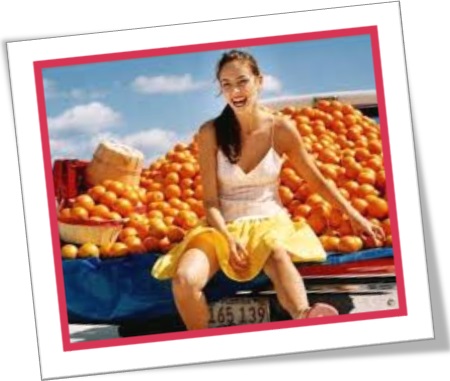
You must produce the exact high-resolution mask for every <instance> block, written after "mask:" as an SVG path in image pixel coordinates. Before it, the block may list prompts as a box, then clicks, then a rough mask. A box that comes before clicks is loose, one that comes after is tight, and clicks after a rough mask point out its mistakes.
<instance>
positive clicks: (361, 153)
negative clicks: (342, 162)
mask: <svg viewBox="0 0 450 381" xmlns="http://www.w3.org/2000/svg"><path fill="white" fill-rule="evenodd" d="M370 156H371V153H370V151H369V150H368V149H367V148H362V147H358V148H356V149H355V159H356V160H358V161H365V160H367V159H369V158H370Z"/></svg>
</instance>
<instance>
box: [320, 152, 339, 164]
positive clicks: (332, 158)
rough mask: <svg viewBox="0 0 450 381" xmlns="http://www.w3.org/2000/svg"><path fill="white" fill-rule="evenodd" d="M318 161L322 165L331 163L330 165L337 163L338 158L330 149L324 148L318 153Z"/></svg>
mask: <svg viewBox="0 0 450 381" xmlns="http://www.w3.org/2000/svg"><path fill="white" fill-rule="evenodd" d="M319 159H320V160H322V161H323V162H324V163H331V164H337V163H339V157H338V156H337V155H336V153H335V152H334V151H333V150H331V149H330V148H324V149H323V150H322V151H320V152H319Z"/></svg>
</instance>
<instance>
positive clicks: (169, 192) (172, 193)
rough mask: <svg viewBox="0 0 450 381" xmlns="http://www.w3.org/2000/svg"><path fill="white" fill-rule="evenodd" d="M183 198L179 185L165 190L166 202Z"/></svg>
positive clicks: (170, 186)
mask: <svg viewBox="0 0 450 381" xmlns="http://www.w3.org/2000/svg"><path fill="white" fill-rule="evenodd" d="M180 196H181V189H180V187H179V186H178V185H177V184H170V185H168V186H166V188H164V197H165V199H166V200H168V199H170V198H179V197H180Z"/></svg>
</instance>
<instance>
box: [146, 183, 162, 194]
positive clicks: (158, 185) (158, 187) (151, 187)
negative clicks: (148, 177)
mask: <svg viewBox="0 0 450 381" xmlns="http://www.w3.org/2000/svg"><path fill="white" fill-rule="evenodd" d="M163 188H164V186H163V184H161V183H160V182H157V181H153V182H152V183H151V184H150V185H149V186H148V187H147V190H148V191H149V192H153V191H160V190H161V189H163Z"/></svg>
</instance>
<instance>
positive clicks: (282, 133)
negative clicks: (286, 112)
mask: <svg viewBox="0 0 450 381" xmlns="http://www.w3.org/2000/svg"><path fill="white" fill-rule="evenodd" d="M274 128H275V137H276V138H277V140H278V141H279V142H285V141H289V140H290V139H293V138H295V137H296V136H297V128H296V127H295V123H294V121H293V120H292V119H290V118H289V117H287V116H283V115H274Z"/></svg>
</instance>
